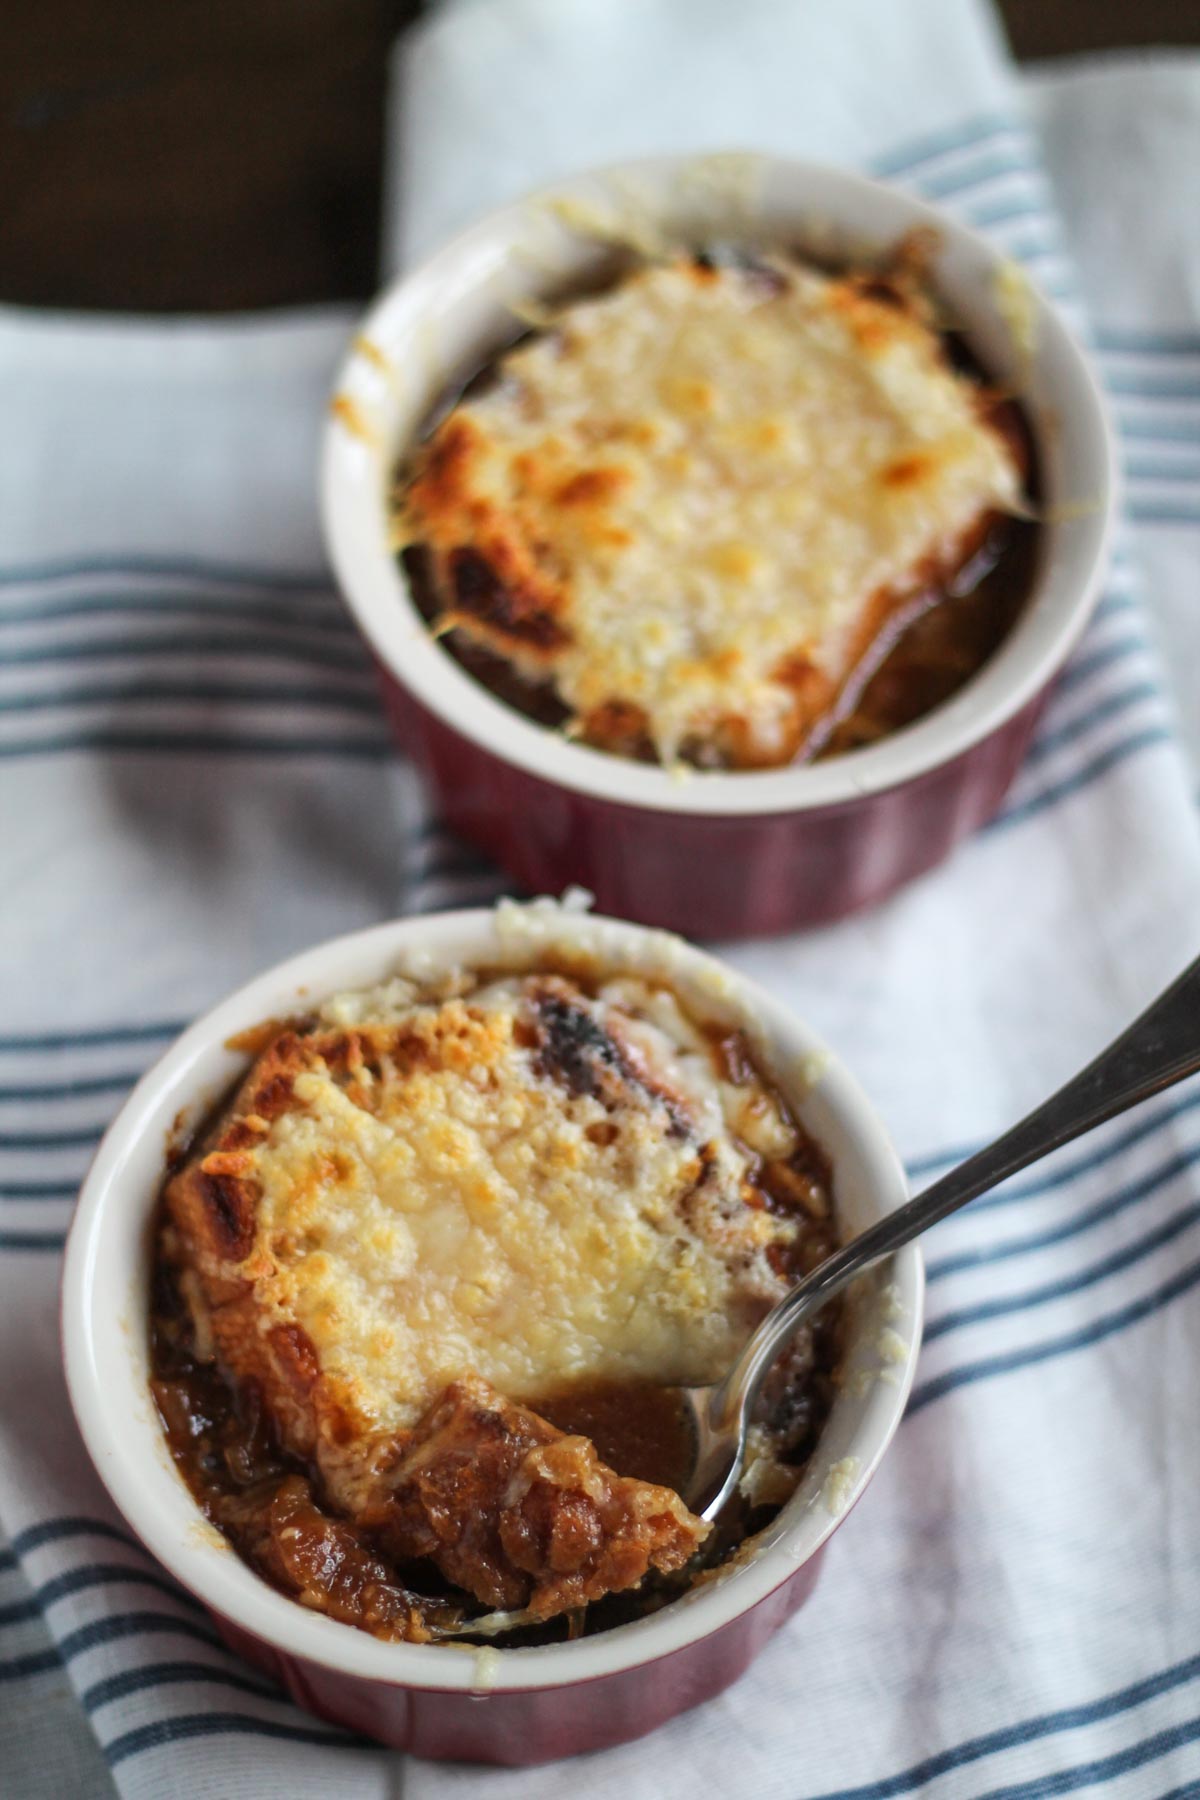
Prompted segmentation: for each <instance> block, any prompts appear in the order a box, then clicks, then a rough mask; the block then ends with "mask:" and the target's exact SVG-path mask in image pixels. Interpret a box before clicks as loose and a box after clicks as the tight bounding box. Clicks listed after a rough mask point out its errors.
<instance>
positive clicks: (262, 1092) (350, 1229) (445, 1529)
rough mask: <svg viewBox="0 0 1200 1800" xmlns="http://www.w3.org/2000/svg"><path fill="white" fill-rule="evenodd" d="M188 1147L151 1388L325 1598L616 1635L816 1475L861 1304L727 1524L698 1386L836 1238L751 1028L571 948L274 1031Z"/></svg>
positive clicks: (821, 1338)
mask: <svg viewBox="0 0 1200 1800" xmlns="http://www.w3.org/2000/svg"><path fill="white" fill-rule="evenodd" d="M242 1047H244V1048H246V1049H247V1050H248V1051H250V1052H251V1053H252V1054H253V1057H254V1060H253V1063H252V1066H251V1068H250V1070H249V1072H248V1073H247V1074H246V1076H245V1077H244V1079H243V1080H242V1081H241V1083H240V1085H239V1086H238V1088H237V1090H236V1092H235V1093H234V1094H233V1095H232V1097H231V1098H229V1099H228V1100H227V1101H226V1103H225V1104H224V1105H223V1106H222V1107H221V1109H220V1110H219V1112H218V1113H217V1115H216V1116H215V1117H213V1118H212V1119H211V1120H210V1121H209V1122H208V1124H207V1125H206V1126H205V1127H204V1128H203V1129H202V1131H201V1133H200V1135H199V1138H198V1139H197V1141H195V1142H194V1143H193V1144H192V1145H191V1146H190V1147H189V1148H188V1149H187V1150H185V1151H182V1152H181V1153H180V1154H179V1155H178V1156H177V1158H176V1159H175V1161H174V1165H173V1167H172V1169H171V1170H170V1172H169V1174H168V1177H167V1180H166V1182H165V1185H164V1189H163V1194H162V1200H161V1206H160V1212H159V1218H158V1226H157V1234H156V1256H155V1290H154V1292H155V1298H154V1304H153V1309H152V1313H153V1317H152V1346H151V1348H152V1370H153V1374H152V1383H153V1392H154V1396H155V1400H156V1403H157V1406H158V1409H159V1412H160V1415H161V1417H162V1421H163V1424H164V1428H165V1431H166V1436H167V1440H168V1443H169V1445H170V1448H171V1451H172V1454H173V1456H174V1459H175V1461H176V1464H177V1465H178V1468H179V1470H180V1472H181V1474H182V1475H183V1478H184V1479H185V1481H186V1482H187V1484H188V1486H189V1488H190V1489H191V1491H192V1493H193V1495H194V1496H195V1498H196V1500H197V1502H198V1503H199V1505H200V1507H201V1508H202V1510H203V1511H204V1513H205V1514H206V1515H207V1517H208V1518H209V1520H210V1521H211V1522H212V1523H213V1524H214V1525H215V1526H216V1527H217V1528H218V1529H219V1530H220V1531H221V1532H222V1533H224V1535H225V1536H226V1538H227V1539H228V1540H229V1541H230V1542H231V1544H232V1545H233V1546H234V1548H235V1549H236V1550H237V1552H238V1553H239V1554H240V1555H241V1556H242V1557H243V1558H244V1559H245V1560H246V1561H247V1562H248V1563H249V1564H250V1565H251V1566H252V1567H253V1568H254V1569H256V1570H257V1571H258V1572H259V1573H260V1574H261V1575H262V1576H264V1577H265V1578H266V1579H267V1580H268V1581H270V1582H271V1583H273V1584H274V1585H275V1586H276V1587H278V1588H280V1589H281V1590H282V1591H283V1592H284V1593H286V1594H289V1595H291V1596H293V1597H294V1598H295V1599H296V1600H298V1601H299V1602H300V1603H302V1604H303V1605H305V1606H308V1607H311V1608H313V1609H315V1610H317V1611H320V1612H323V1613H326V1614H328V1615H329V1616H331V1617H333V1618H335V1619H338V1620H341V1621H343V1622H346V1623H349V1624H352V1625H355V1626H358V1627H360V1628H361V1629H363V1630H365V1631H368V1632H371V1633H373V1634H374V1635H376V1636H378V1637H381V1638H390V1639H400V1640H408V1641H414V1642H423V1641H429V1640H433V1641H436V1640H437V1639H438V1637H439V1635H444V1634H445V1633H446V1632H447V1631H448V1630H460V1629H461V1628H462V1626H463V1624H464V1623H467V1624H469V1623H470V1622H471V1621H473V1620H474V1619H475V1618H477V1617H479V1616H481V1615H485V1614H487V1613H491V1612H494V1611H497V1610H499V1611H509V1610H513V1609H522V1608H528V1609H529V1611H530V1612H531V1614H532V1615H533V1619H534V1623H533V1624H527V1625H524V1626H522V1627H520V1628H519V1629H516V1630H510V1631H509V1632H508V1634H507V1635H502V1636H501V1637H500V1638H499V1640H498V1641H499V1642H500V1643H501V1644H505V1643H509V1644H512V1643H516V1644H520V1643H536V1642H540V1641H545V1640H547V1639H552V1638H554V1637H555V1636H564V1635H567V1636H574V1635H579V1634H580V1633H582V1632H593V1631H598V1630H603V1629H605V1628H606V1627H608V1626H612V1625H615V1624H619V1623H622V1622H624V1621H626V1620H628V1619H630V1618H633V1617H636V1616H638V1615H639V1614H641V1613H644V1612H648V1611H653V1610H655V1609H656V1608H658V1607H660V1606H662V1605H664V1604H666V1603H667V1602H668V1601H670V1600H671V1599H673V1598H675V1597H676V1596H677V1595H679V1594H680V1593H682V1592H684V1591H685V1590H686V1588H687V1587H688V1586H689V1585H690V1583H691V1582H692V1581H694V1580H695V1579H699V1578H702V1577H703V1575H704V1574H705V1572H706V1571H707V1570H709V1569H710V1568H711V1567H712V1566H714V1564H717V1563H719V1562H720V1561H721V1560H723V1559H724V1558H727V1557H728V1556H729V1555H731V1554H733V1553H735V1551H736V1549H737V1546H738V1545H739V1543H741V1542H742V1541H743V1540H745V1539H746V1538H747V1537H748V1536H749V1535H751V1534H753V1533H754V1532H757V1531H758V1530H759V1529H760V1528H761V1527H762V1526H763V1525H764V1524H766V1523H767V1522H768V1521H769V1519H770V1518H771V1517H772V1516H773V1514H774V1512H775V1511H777V1510H778V1508H779V1507H780V1506H781V1505H782V1504H783V1502H784V1501H785V1500H786V1499H787V1498H788V1497H789V1496H790V1495H791V1493H792V1492H793V1491H794V1490H795V1487H796V1485H797V1483H798V1481H799V1479H800V1475H801V1473H802V1471H803V1468H804V1465H805V1463H806V1461H807V1459H808V1457H809V1456H810V1454H811V1452H812V1450H813V1447H814V1445H815V1443H816V1440H817V1437H818V1435H819V1433H820V1431H821V1428H822V1426H823V1424H824V1421H825V1418H826V1416H827V1413H828V1410H829V1407H830V1404H831V1400H832V1393H833V1380H834V1374H835V1368H836V1362H837V1340H838V1333H839V1314H838V1312H837V1309H836V1308H828V1309H826V1312H825V1314H823V1315H822V1317H821V1318H820V1319H819V1320H818V1321H817V1322H816V1323H815V1324H814V1326H813V1327H812V1328H811V1329H809V1330H806V1331H802V1332H801V1333H800V1334H799V1335H798V1336H797V1338H796V1340H795V1341H794V1343H793V1345H792V1346H791V1348H790V1349H789V1350H788V1351H787V1352H785V1354H784V1356H783V1358H782V1359H781V1361H780V1363H779V1365H778V1366H777V1367H776V1369H775V1370H774V1371H773V1373H772V1376H771V1378H770V1381H769V1384H768V1387H767V1389H766V1391H765V1393H764V1397H763V1400H762V1402H761V1404H760V1414H759V1417H758V1420H757V1422H756V1424H755V1426H754V1428H753V1434H752V1455H751V1458H750V1461H749V1465H748V1468H747V1472H746V1474H745V1476H744V1478H743V1481H742V1484H741V1489H740V1492H739V1495H738V1497H737V1500H736V1503H735V1504H734V1505H733V1506H732V1507H731V1508H730V1509H728V1511H727V1514H726V1515H724V1516H723V1518H722V1521H721V1524H720V1526H719V1527H718V1528H717V1530H718V1531H719V1533H720V1537H719V1541H717V1542H711V1541H708V1540H709V1527H707V1526H706V1525H705V1524H704V1523H703V1522H702V1521H701V1520H700V1519H699V1518H698V1517H696V1516H694V1515H693V1514H692V1513H691V1512H689V1510H688V1508H687V1506H686V1505H685V1504H684V1501H683V1500H682V1499H681V1497H680V1493H679V1491H678V1490H679V1489H680V1488H681V1487H685V1486H686V1481H687V1475H688V1472H689V1461H690V1446H689V1445H688V1443H687V1442H686V1440H685V1437H684V1434H683V1430H682V1425H681V1418H680V1414H679V1411H678V1408H677V1404H676V1403H675V1402H674V1401H673V1399H672V1395H671V1389H672V1387H678V1386H681V1385H689V1386H691V1385H698V1384H701V1383H708V1382H712V1381H714V1380H716V1379H718V1378H719V1377H720V1376H721V1375H722V1374H723V1373H724V1372H725V1370H726V1369H727V1368H728V1367H729V1365H730V1363H731V1362H732V1361H733V1359H734V1357H735V1355H736V1353H737V1351H738V1350H739V1348H740V1347H741V1345H742V1344H743V1342H744V1341H745V1339H746V1337H747V1336H748V1334H749V1332H750V1331H751V1330H752V1329H753V1327H754V1325H755V1324H756V1323H757V1322H758V1320H759V1319H760V1318H761V1317H762V1316H763V1314H764V1313H765V1312H766V1311H767V1309H768V1308H769V1307H771V1306H772V1305H773V1304H774V1303H775V1302H776V1301H777V1300H778V1299H780V1298H781V1296H782V1295H783V1294H784V1293H785V1291H786V1290H787V1288H788V1287H789V1286H790V1285H791V1284H792V1283H793V1282H794V1281H795V1280H796V1279H798V1277H799V1276H800V1275H801V1274H802V1273H803V1272H805V1271H807V1270H808V1269H810V1268H812V1267H814V1266H815V1265H816V1263H817V1262H819V1261H820V1260H821V1259H822V1258H824V1257H825V1256H826V1255H827V1254H828V1253H829V1252H830V1250H831V1249H832V1248H833V1247H834V1244H835V1242H836V1234H835V1223H834V1218H833V1211H832V1196H831V1180H830V1171H829V1169H828V1166H827V1164H826V1161H825V1158H824V1157H823V1155H822V1153H821V1151H820V1149H819V1147H818V1146H817V1145H815V1144H814V1143H813V1142H812V1141H811V1140H810V1139H809V1138H808V1137H807V1136H806V1135H805V1133H804V1132H803V1130H802V1129H801V1127H800V1126H799V1124H798V1123H797V1121H796V1119H795V1118H794V1116H793V1115H792V1113H791V1112H790V1110H789V1108H788V1107H787V1105H786V1104H785V1103H784V1101H783V1099H782V1097H781V1095H780V1094H779V1092H778V1091H777V1089H776V1088H775V1086H774V1085H773V1083H772V1082H771V1081H770V1080H769V1079H768V1078H767V1077H766V1076H765V1075H764V1073H763V1071H762V1070H761V1069H760V1067H759V1066H758V1065H757V1063H756V1060H755V1057H754V1056H753V1054H752V1052H751V1049H750V1047H749V1044H748V1042H747V1040H746V1039H745V1037H744V1036H743V1035H742V1034H740V1033H737V1032H730V1031H729V1030H727V1029H722V1028H718V1027H717V1026H715V1025H711V1024H708V1023H706V1022H705V1021H704V1020H703V1019H701V1018H699V1017H697V1016H695V1015H694V1014H693V1013H692V1012H691V1011H689V1010H688V1009H687V1008H686V1007H685V1006H684V1005H683V1003H682V1002H681V1000H680V999H679V997H678V995H677V994H676V993H675V991H674V990H673V988H672V987H670V986H669V985H667V984H665V983H658V982H652V981H650V980H647V979H645V978H643V977H635V976H632V975H628V974H612V973H607V974H606V973H604V972H603V971H597V970H596V969H594V968H590V967H585V966H584V965H583V964H582V963H581V964H579V965H578V966H576V965H572V964H570V963H566V962H560V963H555V962H553V961H552V960H546V961H545V963H544V964H541V965H539V966H537V967H535V968H533V969H523V970H520V971H513V970H508V971H505V970H502V969H501V970H496V969H483V970H479V971H475V972H468V973H455V974H451V975H443V976H439V977H437V978H436V979H430V978H426V979H418V978H415V977H414V978H412V979H409V978H407V977H397V978H396V979H394V980H393V981H391V982H389V983H387V984H386V985H385V986H383V987H381V988H378V989H375V990H372V991H369V992H360V993H352V994H349V995H343V996H341V997H339V998H337V999H335V1000H333V1001H330V1002H329V1003H327V1004H326V1005H324V1006H322V1007H321V1008H320V1009H319V1010H317V1011H314V1012H313V1013H312V1014H310V1015H308V1016H306V1017H303V1018H295V1019H291V1020H288V1021H283V1022H272V1023H270V1024H268V1025H265V1026H264V1027H263V1028H262V1029H261V1031H258V1032H256V1033H254V1034H252V1037H251V1039H250V1040H246V1041H244V1042H243V1045H242Z"/></svg>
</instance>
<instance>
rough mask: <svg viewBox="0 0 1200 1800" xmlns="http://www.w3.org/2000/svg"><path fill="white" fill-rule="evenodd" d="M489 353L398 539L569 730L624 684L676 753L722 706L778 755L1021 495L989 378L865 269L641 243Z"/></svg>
mask: <svg viewBox="0 0 1200 1800" xmlns="http://www.w3.org/2000/svg"><path fill="white" fill-rule="evenodd" d="M498 375H499V379H498V381H497V382H496V383H495V384H494V385H493V386H492V387H491V388H490V389H488V390H487V391H485V392H483V393H481V394H480V395H478V396H477V397H474V398H469V399H466V400H464V401H462V402H460V404H459V405H458V406H456V407H455V408H454V410H453V411H452V412H451V413H450V414H449V415H448V417H447V418H446V419H445V420H443V422H442V423H441V425H440V426H439V427H438V428H437V430H436V431H435V432H434V434H433V436H432V438H431V439H430V440H429V442H428V443H427V444H426V445H425V446H423V447H422V449H421V450H420V451H419V452H418V454H417V456H416V458H415V460H414V462H413V464H412V466H411V468H410V470H409V471H408V473H407V475H406V477H405V478H404V480H403V481H402V483H401V486H400V489H399V490H398V494H397V502H396V538H397V543H398V544H401V545H405V544H412V543H420V544H421V545H423V546H424V547H425V549H426V551H427V552H428V553H429V555H430V556H431V558H432V578H433V583H434V590H435V593H436V595H437V598H438V603H439V606H440V608H441V616H440V622H441V624H442V625H445V626H452V627H454V628H455V629H457V630H459V631H460V632H462V633H463V635H464V637H465V638H467V639H468V640H471V641H474V642H476V643H478V644H480V645H481V646H483V647H486V648H488V649H490V650H491V651H492V652H494V653H499V654H500V655H502V656H503V657H505V658H506V659H507V660H508V662H509V663H510V664H511V665H512V666H513V667H514V668H515V669H516V670H517V671H518V672H519V673H520V674H521V675H522V676H523V677H524V678H526V679H527V680H532V681H537V682H544V681H547V680H549V681H550V682H552V684H553V687H554V689H555V690H556V693H557V695H558V697H559V699H560V700H561V701H562V702H563V703H564V705H565V706H566V708H567V710H568V712H569V714H570V715H571V716H572V718H573V720H574V721H575V727H576V728H579V729H582V730H583V731H584V734H585V735H587V733H588V727H589V721H592V720H594V719H595V718H596V716H597V714H598V713H599V712H600V711H601V709H606V708H608V709H611V708H612V707H613V706H614V705H615V706H617V707H619V708H622V709H632V713H633V716H635V717H636V718H637V719H638V720H639V721H641V722H642V724H643V726H644V730H645V733H646V735H647V736H648V737H649V739H650V740H651V741H652V744H653V747H654V748H655V750H656V751H657V753H658V755H659V757H660V758H661V759H662V760H663V761H664V762H669V761H671V760H672V759H673V758H674V757H675V756H676V755H677V753H678V752H679V751H680V749H681V747H684V748H686V747H687V746H689V745H690V744H694V743H695V742H696V741H697V740H700V741H703V740H705V739H706V738H708V739H712V738H716V737H719V736H720V735H721V734H722V732H726V733H727V731H728V727H729V723H730V721H731V720H732V721H736V724H737V740H738V745H739V753H738V755H737V756H736V757H735V758H734V760H735V761H739V762H755V761H758V762H771V761H778V760H783V759H784V758H786V757H787V756H790V755H791V754H793V753H794V751H795V749H796V747H797V742H798V733H801V734H802V733H803V730H804V729H806V728H807V725H809V724H811V718H809V717H808V716H807V715H808V713H809V712H811V711H812V709H813V706H814V704H815V705H817V706H818V707H819V708H820V709H821V710H824V711H825V712H828V710H829V708H830V707H831V706H832V704H833V701H834V699H835V698H836V695H837V692H838V690H839V689H840V687H841V686H842V684H843V683H844V682H845V681H846V679H847V677H848V676H849V675H850V673H851V672H852V670H853V668H854V667H855V665H856V664H857V663H858V662H859V660H860V659H861V657H862V655H863V654H864V651H865V649H866V648H868V647H869V644H870V642H871V640H872V638H873V636H874V635H875V633H876V632H877V631H878V629H879V627H880V625H881V623H882V622H883V619H884V617H885V615H886V613H887V610H888V608H887V606H886V605H885V604H884V602H885V601H886V600H887V599H888V597H892V598H897V597H902V596H904V595H906V594H911V593H912V592H914V591H916V590H919V589H920V588H921V587H922V586H923V585H925V584H926V583H927V582H928V581H929V580H930V579H931V578H935V579H936V578H937V577H938V576H939V575H942V576H944V575H945V574H947V573H949V572H950V571H951V570H952V569H953V568H954V567H956V566H957V564H958V562H960V561H961V560H962V558H963V555H964V546H967V547H969V545H970V541H971V534H972V531H973V530H975V529H977V528H978V526H979V525H980V523H981V521H982V520H983V518H984V517H985V516H986V514H988V513H989V512H992V511H996V510H1001V511H1004V510H1015V509H1017V508H1018V507H1019V505H1020V495H1021V475H1020V471H1019V470H1018V468H1017V465H1016V462H1015V459H1014V457H1013V455H1012V452H1011V450H1010V448H1009V446H1008V445H1007V444H1006V442H1005V441H1004V439H1003V438H1002V437H1001V435H1000V434H999V433H998V432H997V431H995V430H994V429H993V428H992V427H991V426H990V425H989V424H988V423H987V421H986V418H985V416H984V410H983V408H982V407H981V405H980V389H979V387H978V385H977V384H976V383H975V382H973V381H972V380H971V379H970V378H968V377H967V376H964V375H962V374H959V373H957V372H955V371H954V370H953V369H952V368H951V367H950V365H949V363H948V362H947V360H946V357H945V353H944V347H943V344H942V341H941V339H940V337H939V335H938V333H937V332H936V331H935V330H934V329H933V328H932V327H931V326H930V325H929V324H927V323H926V322H924V320H923V319H922V318H921V317H919V316H918V309H915V308H911V309H910V308H906V307H905V306H903V305H899V304H895V303H892V302H890V301H889V300H888V299H886V298H881V297H877V296H875V295H873V294H872V292H871V290H870V286H869V283H867V282H865V281H864V280H862V279H856V278H854V277H848V278H846V279H834V278H832V277H830V276H827V275H824V274H820V273H818V272H816V271H815V270H812V269H810V268H807V267H801V266H797V265H795V264H791V263H787V264H784V263H782V262H780V263H778V264H773V265H771V267H770V268H762V267H759V268H757V269H750V270H746V269H720V270H709V269H704V268H701V267H699V266H698V265H696V264H694V263H692V262H683V261H681V262H677V263H674V264H668V265H665V266H654V267H646V268H643V269H642V270H640V271H639V272H637V273H635V274H634V275H632V276H631V277H630V278H628V279H627V280H626V281H625V282H623V283H622V284H621V285H620V286H619V287H617V288H616V289H615V290H613V291H611V292H609V293H606V294H605V295H603V296H601V297H600V298H598V299H594V300H590V301H585V302H580V303H577V304H574V305H572V306H570V307H568V308H567V309H566V310H565V311H564V312H563V313H562V314H561V315H560V317H559V320H558V324H557V329H555V330H553V331H550V332H547V333H545V334H543V335H541V336H539V337H536V338H534V339H533V340H532V341H530V342H528V343H526V344H524V345H522V346H520V347H518V348H517V349H515V350H513V351H512V352H510V353H509V354H508V355H506V356H505V357H503V358H502V359H501V361H500V363H499V365H498ZM814 696H815V701H814ZM568 728H571V727H570V725H569V726H568Z"/></svg>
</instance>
